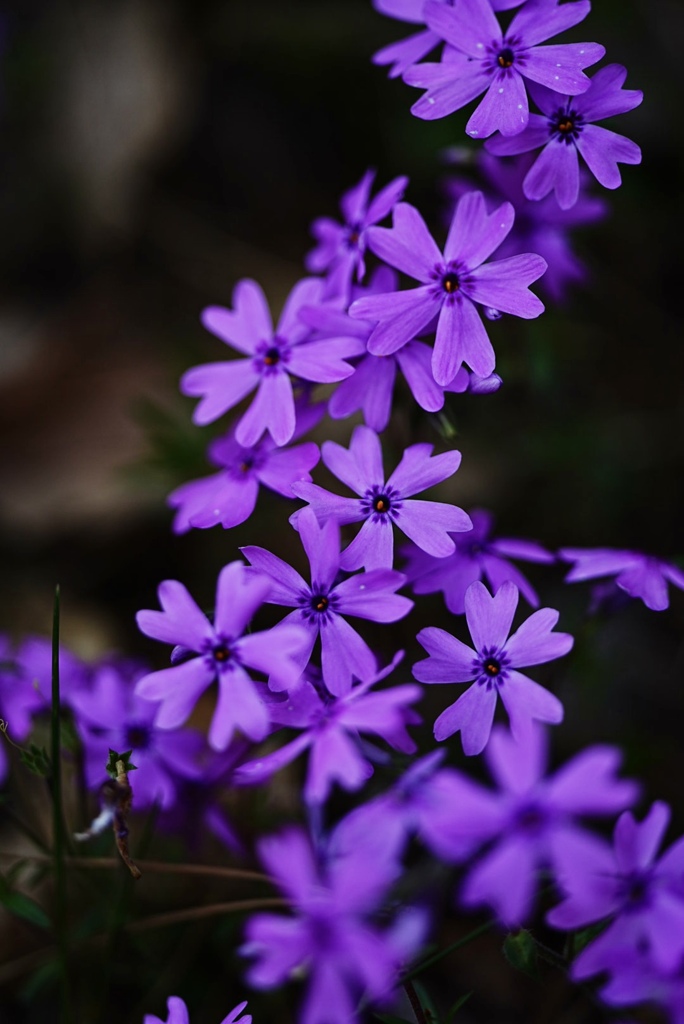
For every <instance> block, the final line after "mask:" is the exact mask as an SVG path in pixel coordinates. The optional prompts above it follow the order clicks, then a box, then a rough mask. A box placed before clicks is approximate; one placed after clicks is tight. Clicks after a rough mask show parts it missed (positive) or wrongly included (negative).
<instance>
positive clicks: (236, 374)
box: [181, 278, 363, 448]
mask: <svg viewBox="0 0 684 1024" xmlns="http://www.w3.org/2000/svg"><path fill="white" fill-rule="evenodd" d="M322 290H323V283H322V282H321V281H319V280H318V279H315V278H305V279H304V280H302V281H299V282H298V284H296V285H295V286H294V288H293V289H292V291H291V292H290V295H289V297H288V299H287V301H286V303H285V307H284V309H283V312H282V314H281V316H280V320H279V321H278V326H277V327H276V328H275V330H274V329H273V322H272V320H271V314H270V311H269V308H268V305H267V303H266V299H265V297H264V293H263V292H262V290H261V288H260V287H259V285H258V284H256V282H255V281H249V280H245V281H240V282H239V283H238V284H237V285H236V287H235V291H234V293H233V304H234V306H235V308H234V309H232V310H231V309H224V308H223V307H222V306H209V307H208V308H207V309H205V310H204V313H203V314H202V323H203V324H204V326H205V327H206V328H207V330H209V331H211V332H212V333H213V334H215V335H216V336H217V337H218V338H220V339H221V340H222V341H224V342H225V343H226V344H227V345H230V346H231V347H232V348H235V349H237V350H238V351H239V352H242V353H244V355H246V356H247V358H246V359H233V360H230V361H228V362H222V363H205V364H204V365H203V366H195V367H193V368H192V369H191V370H188V371H187V372H186V373H185V374H184V375H183V377H182V379H181V391H182V392H183V394H184V395H190V396H193V397H199V398H201V401H200V403H199V405H198V406H197V407H196V409H195V412H194V414H193V419H194V421H195V423H198V424H200V425H201V426H202V425H204V424H205V423H211V422H212V421H213V420H215V419H218V417H219V416H222V415H223V413H224V412H227V411H228V409H232V408H233V406H234V405H237V403H238V402H240V401H241V400H242V399H243V398H245V397H246V396H247V395H248V394H249V393H250V392H251V391H253V390H254V388H257V389H258V390H257V393H256V397H255V398H254V401H253V402H252V404H251V405H250V407H249V408H248V409H247V411H246V412H245V413H243V415H242V416H241V417H240V420H239V421H238V424H237V426H236V428H235V439H236V441H237V442H238V444H241V445H243V446H244V447H245V448H251V446H252V445H255V444H256V443H257V441H258V440H259V438H260V437H261V435H262V434H263V433H264V432H265V431H268V433H269V434H270V435H271V437H272V438H273V440H274V441H275V443H276V444H277V445H279V446H281V445H284V444H287V442H288V441H290V440H291V439H292V436H293V434H294V431H295V402H294V395H293V391H292V380H291V376H295V377H301V378H302V379H303V380H307V381H315V382H316V383H319V384H321V383H322V384H331V383H333V382H334V381H339V380H343V379H344V378H345V377H348V376H349V375H350V374H351V373H352V372H353V371H352V368H351V366H349V364H348V363H346V362H345V361H344V360H345V359H346V358H348V357H349V356H353V355H359V354H360V352H362V351H363V346H359V343H358V341H357V339H356V338H327V339H326V340H325V341H312V340H311V329H310V328H309V327H307V326H306V324H304V323H302V321H301V320H300V319H299V311H300V309H301V308H302V306H311V305H314V304H316V303H317V302H319V301H320V299H321V297H322Z"/></svg>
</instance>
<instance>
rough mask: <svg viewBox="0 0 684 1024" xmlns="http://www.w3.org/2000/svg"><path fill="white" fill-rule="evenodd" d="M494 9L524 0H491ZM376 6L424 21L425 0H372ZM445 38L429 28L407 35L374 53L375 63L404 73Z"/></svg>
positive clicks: (394, 74) (419, 22)
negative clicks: (387, 65)
mask: <svg viewBox="0 0 684 1024" xmlns="http://www.w3.org/2000/svg"><path fill="white" fill-rule="evenodd" d="M441 2H442V3H446V4H449V5H451V4H453V2H454V0H441ZM489 2H490V3H491V5H492V8H493V10H495V11H507V10H509V9H510V8H511V7H519V6H520V4H521V3H522V0H489ZM373 6H374V7H375V9H376V11H379V12H380V14H386V15H387V16H388V17H390V18H397V19H398V20H399V21H408V22H412V23H413V24H416V25H424V24H425V16H424V8H425V0H373ZM441 42H442V40H441V39H440V37H439V36H438V35H437V33H436V32H432V31H431V30H430V29H426V30H424V31H422V32H418V33H416V35H413V36H408V37H407V38H406V39H402V40H400V41H399V42H398V43H391V44H390V45H389V46H385V47H383V49H382V50H378V52H377V53H376V54H374V55H373V63H374V64H391V65H392V67H391V68H390V70H389V72H388V74H389V77H390V78H396V77H397V76H398V75H403V73H404V71H406V70H407V69H408V68H410V67H411V65H412V64H415V63H416V62H417V61H419V60H422V59H423V57H427V55H428V53H429V52H430V50H434V48H435V46H437V45H438V44H439V43H441Z"/></svg>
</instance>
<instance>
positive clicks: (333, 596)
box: [242, 509, 413, 695]
mask: <svg viewBox="0 0 684 1024" xmlns="http://www.w3.org/2000/svg"><path fill="white" fill-rule="evenodd" d="M297 528H298V530H299V536H300V539H301V542H302V544H303V546H304V550H305V551H306V554H307V556H308V559H309V562H310V564H311V583H306V582H305V580H304V579H303V578H302V577H301V576H300V575H299V573H298V572H297V571H296V569H293V568H292V566H290V565H288V564H287V562H283V560H282V559H280V558H278V557H277V555H273V554H271V552H270V551H266V550H265V548H261V547H256V546H253V545H250V546H248V547H244V548H242V553H243V554H244V556H245V558H247V559H248V561H249V562H250V564H251V565H252V566H254V568H255V569H256V570H258V572H259V573H260V574H263V576H264V577H265V578H267V579H268V580H269V581H270V583H271V589H270V592H269V593H268V595H267V598H266V600H267V601H268V602H269V603H271V604H279V605H285V606H286V607H290V608H294V609H295V611H293V612H290V614H289V615H288V616H287V617H286V618H285V619H284V620H283V624H284V625H293V626H297V627H298V628H299V629H300V630H301V631H302V632H303V633H305V635H306V642H305V643H304V644H303V646H302V648H301V651H300V653H299V658H298V661H299V665H300V671H303V670H304V668H306V665H307V663H308V661H309V658H310V657H311V652H312V650H313V647H314V644H315V642H316V639H317V638H318V637H319V636H320V638H321V659H322V666H323V681H324V683H325V685H326V687H327V688H328V690H329V691H330V692H331V693H334V694H337V695H340V694H344V693H346V692H347V691H348V690H349V689H350V688H351V685H352V677H353V676H356V678H357V679H361V680H362V681H363V682H366V681H368V680H370V679H371V677H373V676H374V675H375V673H376V672H377V663H376V660H375V655H374V654H373V652H372V651H371V649H370V648H369V647H368V645H367V644H366V642H365V641H364V640H362V639H361V637H360V636H359V634H358V633H357V632H356V630H355V629H353V628H352V626H350V625H349V623H348V622H347V620H346V618H344V616H346V615H351V616H353V617H359V618H362V619H370V621H371V622H396V621H397V619H401V618H403V617H404V616H405V615H408V613H409V611H410V610H411V608H412V607H413V601H411V600H410V599H409V598H408V597H401V596H400V595H398V594H397V593H396V591H397V590H398V589H399V587H401V586H402V585H403V584H404V582H405V579H406V578H405V577H404V576H403V575H402V574H401V573H400V572H395V571H394V570H393V569H391V568H387V569H385V568H378V569H375V570H374V571H372V572H366V573H362V574H360V575H356V576H351V577H350V578H349V579H346V580H342V581H341V582H337V576H338V572H339V568H340V532H339V527H338V525H337V523H336V522H335V521H334V520H328V521H327V522H325V523H323V525H319V523H318V520H317V519H316V516H315V515H314V513H313V512H312V511H311V509H302V510H301V511H300V513H299V514H298V519H297Z"/></svg>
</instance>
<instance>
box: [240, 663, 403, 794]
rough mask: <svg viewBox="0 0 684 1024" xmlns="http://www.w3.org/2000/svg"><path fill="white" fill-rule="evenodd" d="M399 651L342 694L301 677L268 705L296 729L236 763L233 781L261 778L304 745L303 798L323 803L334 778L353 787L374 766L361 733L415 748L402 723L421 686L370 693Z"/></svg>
mask: <svg viewBox="0 0 684 1024" xmlns="http://www.w3.org/2000/svg"><path fill="white" fill-rule="evenodd" d="M403 655H404V652H403V651H401V652H400V653H399V654H398V655H397V656H395V658H394V659H393V661H392V663H391V664H390V665H388V666H387V668H385V669H383V671H382V672H379V673H377V674H376V675H375V676H373V678H372V679H370V680H369V681H368V682H366V683H360V684H359V685H358V686H354V687H353V689H351V690H349V692H348V693H346V694H344V695H343V696H341V697H330V696H328V695H327V694H322V693H319V692H318V691H317V690H316V688H315V687H314V686H313V685H312V683H310V682H308V681H306V682H304V683H303V684H302V686H301V687H300V688H298V689H297V690H296V691H295V692H293V693H291V694H290V695H289V696H288V699H287V700H286V701H284V702H283V703H280V704H274V705H272V707H271V721H272V722H275V723H277V724H279V725H284V726H288V727H289V728H292V729H299V730H301V732H300V734H299V735H298V736H297V737H295V739H293V740H291V742H290V743H286V744H285V746H283V747H281V748H280V749H279V750H276V751H274V752H273V753H272V754H266V755H265V756H264V757H260V758H258V759H257V760H254V761H247V762H246V763H245V764H243V765H241V766H240V767H239V768H238V769H237V770H236V771H235V775H234V781H235V782H236V783H237V784H240V783H249V784H250V785H251V784H254V783H258V782H263V781H264V780H266V779H269V778H270V777H271V775H273V774H274V773H275V772H277V771H279V770H280V769H281V768H283V767H284V766H285V765H286V764H290V763H291V762H292V761H294V759H295V758H296V757H298V756H299V755H300V754H301V753H303V752H304V751H305V750H307V749H308V750H309V752H310V753H309V765H308V771H307V777H306V783H305V785H304V790H303V792H304V799H305V800H306V801H307V803H310V804H311V803H313V804H322V803H324V802H325V801H326V800H327V799H328V796H329V794H330V791H331V789H332V787H333V785H334V783H335V782H339V784H340V785H341V786H342V787H343V788H344V789H346V790H349V791H354V790H357V789H360V788H361V787H362V786H363V784H364V783H365V782H366V781H367V780H368V779H369V778H370V776H371V775H372V774H373V765H372V764H371V762H370V761H369V760H368V758H367V757H366V756H365V753H364V749H363V747H362V745H361V735H362V734H364V733H370V734H371V735H375V736H379V737H381V738H382V739H384V740H385V741H386V742H387V743H389V745H390V746H391V747H394V749H395V750H400V751H401V752H402V753H404V754H413V753H415V750H416V745H415V743H414V742H413V740H412V739H411V737H410V736H409V735H408V733H407V732H406V726H407V724H409V723H413V722H414V721H415V716H414V714H413V713H412V712H408V707H409V705H410V704H413V703H415V701H417V700H419V699H420V696H421V692H420V688H419V687H417V686H413V685H410V684H409V685H407V686H394V687H392V688H391V689H389V690H381V691H379V692H373V693H371V692H370V691H371V687H373V686H374V685H375V683H377V682H379V681H380V680H381V679H384V677H385V676H387V675H389V673H390V672H392V671H393V670H394V668H395V667H396V665H397V664H398V662H399V661H401V659H402V658H403ZM407 712H408V714H407Z"/></svg>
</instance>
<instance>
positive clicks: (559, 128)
mask: <svg viewBox="0 0 684 1024" xmlns="http://www.w3.org/2000/svg"><path fill="white" fill-rule="evenodd" d="M626 77H627V69H626V68H624V67H622V65H621V64H609V65H608V66H607V67H605V68H601V69H600V71H597V72H596V74H595V75H594V77H593V78H592V80H591V85H590V86H589V88H588V89H587V91H586V92H585V93H583V94H582V95H581V96H559V95H558V92H557V91H552V90H551V89H546V88H544V86H541V85H536V86H531V87H530V92H531V93H532V96H533V97H534V100H535V103H536V104H537V106H538V107H539V109H540V110H541V111H542V114H530V121H529V124H528V126H527V128H526V129H525V131H523V132H521V133H520V135H516V136H514V137H513V138H512V139H506V138H503V137H500V138H495V139H490V140H489V141H488V142H487V149H488V150H489V151H490V153H494V155H495V156H514V155H516V154H518V153H528V152H529V151H530V150H536V149H539V147H540V146H541V147H543V148H542V150H541V153H540V154H539V156H538V157H537V159H536V160H535V162H534V163H533V164H532V166H531V167H530V169H529V171H528V172H527V174H526V175H525V180H524V181H523V190H524V192H525V195H526V196H527V198H528V199H543V198H544V196H546V195H548V194H549V192H551V191H554V192H555V194H556V199H557V201H558V205H559V206H560V207H561V209H563V210H569V209H570V208H571V207H572V206H574V205H575V203H576V202H577V199H578V197H579V191H580V170H579V157H580V156H581V157H583V159H584V161H585V163H586V164H587V167H588V168H589V170H590V171H591V173H592V174H593V175H594V177H595V178H596V179H597V181H599V182H600V184H601V185H603V186H604V187H605V188H618V186H619V185H620V184H621V182H622V179H621V177H620V169H619V167H618V164H640V163H641V150H640V149H639V147H638V146H637V144H636V143H635V142H632V141H631V140H630V139H626V138H625V136H624V135H618V134H617V133H616V132H612V131H609V130H608V129H607V128H601V127H599V126H598V125H596V124H594V121H602V120H603V119H604V118H606V117H612V116H613V115H614V114H624V113H626V111H628V110H633V109H634V107H638V106H639V104H640V103H641V101H642V99H643V93H642V92H641V91H640V90H638V89H623V88H622V84H623V82H624V80H625V78H626Z"/></svg>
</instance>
